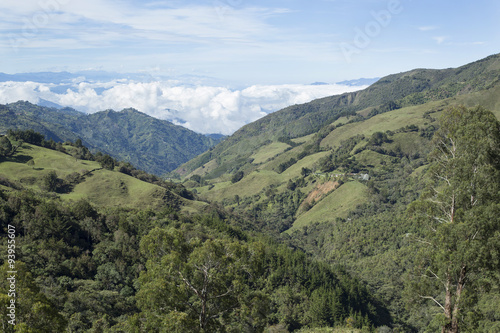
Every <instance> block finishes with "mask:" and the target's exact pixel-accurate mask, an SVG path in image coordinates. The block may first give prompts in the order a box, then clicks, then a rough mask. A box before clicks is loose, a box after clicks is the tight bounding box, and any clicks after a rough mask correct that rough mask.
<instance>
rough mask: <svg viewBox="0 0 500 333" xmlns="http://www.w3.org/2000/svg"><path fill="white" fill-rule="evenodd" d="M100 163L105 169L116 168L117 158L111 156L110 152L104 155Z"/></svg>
mask: <svg viewBox="0 0 500 333" xmlns="http://www.w3.org/2000/svg"><path fill="white" fill-rule="evenodd" d="M99 163H100V164H101V167H103V168H104V169H108V170H113V169H114V168H115V165H116V162H115V160H114V159H113V158H112V157H111V156H109V155H108V154H106V155H103V156H102V157H101V159H100V160H99Z"/></svg>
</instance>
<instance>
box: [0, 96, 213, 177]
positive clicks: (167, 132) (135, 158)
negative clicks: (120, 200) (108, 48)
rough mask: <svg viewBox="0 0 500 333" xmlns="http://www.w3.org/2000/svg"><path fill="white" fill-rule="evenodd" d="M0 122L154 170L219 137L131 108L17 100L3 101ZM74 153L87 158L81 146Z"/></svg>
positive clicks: (33, 137) (23, 135)
mask: <svg viewBox="0 0 500 333" xmlns="http://www.w3.org/2000/svg"><path fill="white" fill-rule="evenodd" d="M0 124H1V125H0V130H3V131H7V130H8V129H13V128H15V129H16V130H13V131H11V132H9V133H10V134H9V136H11V135H13V137H16V138H17V139H16V140H23V141H24V142H28V143H32V144H35V145H39V146H40V145H41V146H44V147H49V148H52V149H58V150H59V149H60V148H61V145H60V144H59V145H58V143H60V142H64V141H68V140H69V141H73V142H75V147H76V148H77V150H78V149H79V148H80V147H81V146H83V145H85V146H87V147H89V148H91V150H92V151H96V150H99V151H102V152H104V153H105V154H108V155H110V156H112V157H113V158H116V159H119V160H125V161H127V162H130V163H132V164H134V165H136V166H138V167H139V168H141V169H142V170H145V171H147V172H150V173H154V174H156V175H163V174H165V173H167V172H169V171H172V170H173V169H175V168H176V167H178V166H179V165H180V164H182V163H184V162H187V161H188V160H189V159H191V158H193V157H195V156H197V155H199V154H201V153H203V152H205V151H207V150H208V149H209V148H210V147H212V146H213V145H215V144H216V143H218V142H219V140H220V139H222V138H219V139H213V138H211V137H207V136H205V135H202V134H198V133H194V132H192V131H190V130H188V129H185V128H183V127H181V126H176V125H173V124H172V123H170V122H167V121H163V120H159V119H155V118H152V117H150V116H147V115H146V114H144V113H141V112H138V111H136V110H134V109H125V110H123V111H121V112H115V111H109V110H108V111H102V112H97V113H94V114H90V115H86V114H84V113H80V112H77V111H75V110H71V109H64V110H62V111H59V110H55V109H52V108H46V107H41V106H37V105H33V104H30V103H28V102H17V103H12V104H8V105H5V106H3V108H2V110H0ZM44 136H45V137H47V138H48V141H44V140H43V137H44ZM78 158H79V159H87V157H85V152H84V151H83V152H80V154H79V155H78Z"/></svg>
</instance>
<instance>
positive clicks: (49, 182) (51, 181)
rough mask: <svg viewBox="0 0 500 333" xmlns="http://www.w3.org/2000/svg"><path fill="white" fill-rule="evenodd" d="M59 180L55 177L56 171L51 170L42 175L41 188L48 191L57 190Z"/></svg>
mask: <svg viewBox="0 0 500 333" xmlns="http://www.w3.org/2000/svg"><path fill="white" fill-rule="evenodd" d="M58 183H59V180H58V178H57V173H56V172H55V171H54V170H52V171H50V172H49V173H48V174H46V175H45V176H44V177H43V188H44V189H45V190H46V191H49V192H55V191H57V185H58Z"/></svg>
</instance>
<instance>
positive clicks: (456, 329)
mask: <svg viewBox="0 0 500 333" xmlns="http://www.w3.org/2000/svg"><path fill="white" fill-rule="evenodd" d="M466 276H467V265H462V269H460V276H459V277H458V283H457V291H456V294H455V304H454V306H453V313H452V316H453V317H452V321H451V331H450V332H452V333H458V332H459V327H458V314H459V312H460V297H461V296H462V291H463V290H464V287H465V280H466Z"/></svg>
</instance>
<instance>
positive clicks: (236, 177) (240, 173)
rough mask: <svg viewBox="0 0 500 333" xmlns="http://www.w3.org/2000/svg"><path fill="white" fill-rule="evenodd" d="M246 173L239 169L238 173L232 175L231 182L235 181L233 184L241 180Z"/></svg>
mask: <svg viewBox="0 0 500 333" xmlns="http://www.w3.org/2000/svg"><path fill="white" fill-rule="evenodd" d="M244 175H245V174H244V173H243V171H238V172H236V173H235V174H234V175H233V176H232V177H231V183H233V184H234V183H237V182H239V181H240V180H242V179H243V176H244Z"/></svg>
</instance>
